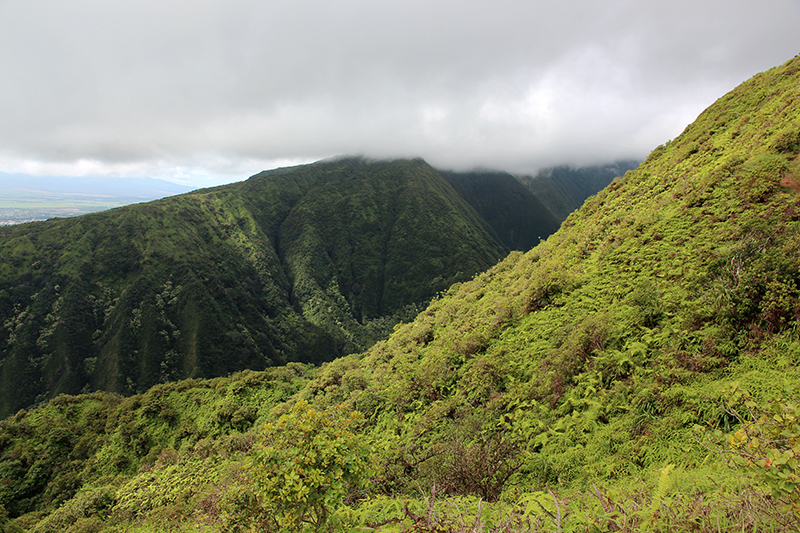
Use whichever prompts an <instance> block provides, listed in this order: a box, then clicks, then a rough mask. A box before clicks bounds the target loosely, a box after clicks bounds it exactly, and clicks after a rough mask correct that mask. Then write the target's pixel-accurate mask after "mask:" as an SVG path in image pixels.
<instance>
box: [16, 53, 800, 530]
mask: <svg viewBox="0 0 800 533" xmlns="http://www.w3.org/2000/svg"><path fill="white" fill-rule="evenodd" d="M798 180H800V57H797V58H795V59H793V60H790V61H789V62H787V63H785V64H784V65H781V66H779V67H776V68H773V69H770V70H769V71H767V72H765V73H761V74H758V75H756V76H755V77H753V78H752V79H751V80H748V81H747V82H745V83H744V84H742V85H740V86H739V87H737V88H736V89H734V90H733V91H731V92H730V93H728V94H727V95H725V96H723V97H721V98H720V99H719V100H718V101H717V102H715V103H714V104H713V105H712V106H710V107H709V108H708V109H707V110H706V111H704V112H703V113H702V114H701V115H700V116H699V117H698V118H697V120H696V121H695V122H693V123H692V124H691V125H689V126H687V128H686V129H685V130H684V132H683V133H682V134H681V135H680V136H679V137H677V138H676V139H675V140H673V141H671V142H669V143H667V144H665V145H663V146H659V147H657V148H656V149H655V150H653V152H652V153H651V154H650V155H649V157H648V158H647V159H646V160H645V161H644V162H643V163H642V164H641V165H640V166H639V167H638V168H637V169H636V170H635V171H630V172H628V173H626V174H625V175H624V176H623V177H621V178H619V179H616V180H614V181H613V182H612V183H611V184H610V185H609V186H608V187H606V188H605V189H604V190H603V191H601V192H600V193H598V194H596V195H594V196H592V197H590V198H589V199H588V201H587V202H586V203H585V204H584V206H583V207H582V208H581V209H579V210H578V211H576V212H574V213H572V214H571V215H570V216H569V217H568V218H567V220H566V221H565V222H564V224H562V226H561V228H560V229H559V230H558V231H557V232H556V233H555V234H553V235H552V236H550V237H549V238H548V239H547V240H545V241H544V242H543V243H541V244H539V245H538V246H536V247H535V248H533V249H532V250H529V251H528V252H525V253H522V252H512V253H511V254H509V255H508V256H507V257H506V258H505V259H504V260H503V261H501V262H499V263H498V264H497V265H495V266H493V267H492V268H490V269H488V270H487V271H485V272H483V273H480V274H478V275H476V276H474V277H473V278H471V279H469V280H467V281H464V282H461V283H456V284H453V285H451V286H450V288H449V289H448V290H447V291H446V292H445V293H443V294H441V295H440V296H439V297H438V298H436V299H434V300H433V301H432V302H431V303H430V305H428V306H427V308H426V309H425V310H424V311H422V312H421V313H419V314H418V315H417V317H416V319H414V320H413V321H412V322H409V323H406V324H402V325H400V326H398V327H397V328H395V330H394V332H393V334H392V335H391V336H390V337H389V338H388V339H386V340H383V341H379V342H378V343H376V344H375V345H374V346H373V347H372V348H370V349H369V350H367V351H366V352H365V353H362V354H350V355H347V356H345V357H341V358H337V359H335V360H334V361H331V362H327V363H325V364H323V365H321V366H320V367H318V368H312V367H311V366H309V365H302V364H298V363H290V364H288V365H286V366H284V367H279V368H270V369H267V370H265V371H264V372H242V373H240V374H235V375H232V376H230V377H227V378H215V379H213V380H197V379H193V380H183V381H180V382H173V383H168V384H161V385H158V386H156V387H153V388H152V389H150V390H148V391H147V392H146V393H144V394H139V395H136V396H132V397H129V398H124V399H123V398H121V397H119V396H117V395H112V394H107V393H100V392H97V393H93V394H88V395H82V396H77V397H74V396H66V395H64V396H60V397H58V398H55V399H53V400H51V401H49V402H47V403H46V404H44V405H42V406H41V407H37V408H35V409H33V410H31V411H29V412H25V411H21V412H19V413H17V414H16V415H15V416H13V417H9V418H7V419H6V420H5V421H4V422H3V424H2V425H0V449H2V452H3V453H2V456H0V471H2V472H3V475H4V476H5V477H4V483H2V484H0V504H2V505H3V506H4V508H6V509H7V510H9V513H10V517H11V518H12V520H11V521H9V524H10V526H9V527H12V526H13V527H23V526H24V527H33V528H35V529H34V530H35V531H37V532H44V531H59V530H62V529H64V528H65V527H71V526H72V524H73V523H75V524H80V525H81V527H84V528H86V530H89V529H90V528H92V529H91V530H93V531H103V530H109V531H113V530H115V528H117V530H118V529H124V528H125V527H128V526H130V527H131V528H138V529H139V530H141V531H156V530H161V529H164V528H165V527H170V528H174V529H176V530H179V531H188V530H194V529H197V528H203V527H208V528H217V529H224V528H226V527H244V528H247V527H251V528H254V529H258V528H261V529H269V528H272V529H279V528H280V527H282V526H286V527H287V528H290V529H291V527H295V529H297V528H302V527H306V526H307V527H308V528H320V527H328V528H330V529H332V530H348V529H352V528H354V527H364V528H373V529H374V528H384V529H386V530H387V531H403V530H412V531H414V530H417V531H431V530H437V531H452V532H461V531H466V530H474V529H478V528H481V529H485V530H489V529H491V528H496V529H497V528H499V529H502V530H506V531H531V530H533V531H615V530H616V531H637V530H645V531H646V530H657V531H666V530H674V531H700V532H706V531H708V532H711V531H715V532H720V531H725V532H735V531H742V530H752V531H762V530H770V529H771V530H774V531H782V532H789V531H796V530H797V527H798V524H800V503H799V502H798V497H797V488H798V486H800V481H798V480H800V476H799V475H798V469H799V468H800V467H798V464H800V463H798V455H797V451H796V442H797V440H798V438H800V428H798V425H797V422H796V421H797V413H798V409H800V407H798V405H800V401H798V398H797V392H796V391H798V390H800V377H799V376H800V374H798V368H799V367H800V328H798V323H800V197H799V196H798V194H797V191H796V189H795V188H794V187H792V186H790V185H791V184H797V183H798ZM167 296H169V295H167ZM359 413H361V414H360V415H359ZM776 424H777V425H776ZM782 432H783V433H782ZM318 459H319V460H318ZM276 465H277V467H276ZM265 472H266V473H265ZM337 476H338V477H337ZM343 479H347V480H349V481H351V482H352V484H351V485H347V484H346V483H339V481H341V480H343ZM420 491H422V492H423V493H422V495H421V496H420V495H419V493H420ZM62 502H65V503H64V504H63V505H62ZM309 509H310V510H309ZM306 512H307V513H309V514H303V513H306ZM311 513H316V514H315V515H313V516H311V518H309V516H310V514H311ZM320 517H322V518H320ZM64 524H66V526H65V525H64ZM298 524H299V525H298ZM59 528H61V529H59Z"/></svg>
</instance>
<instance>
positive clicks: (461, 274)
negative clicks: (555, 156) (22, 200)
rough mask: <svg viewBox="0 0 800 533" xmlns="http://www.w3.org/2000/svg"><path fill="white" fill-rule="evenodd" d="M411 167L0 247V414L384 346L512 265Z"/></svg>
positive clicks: (285, 172) (105, 219)
mask: <svg viewBox="0 0 800 533" xmlns="http://www.w3.org/2000/svg"><path fill="white" fill-rule="evenodd" d="M495 235H496V234H495V233H494V231H493V230H492V228H491V227H490V226H489V225H488V224H487V223H486V222H485V221H484V220H483V219H481V217H480V216H479V215H478V214H477V213H476V212H475V210H474V209H472V208H471V207H470V206H469V205H468V204H467V203H465V201H464V200H463V199H462V198H461V197H460V196H459V195H458V194H456V192H455V191H454V190H453V188H452V187H450V186H449V185H448V183H447V182H446V181H445V180H444V179H443V178H442V176H441V175H440V174H439V173H438V172H436V171H435V170H434V169H432V168H431V167H430V166H428V165H427V164H426V163H425V162H423V161H421V160H413V161H395V162H369V161H366V160H363V159H342V160H336V161H329V162H321V163H317V164H312V165H305V166H301V167H294V168H288V169H280V170H277V171H271V172H264V173H262V174H259V175H256V176H254V177H252V178H250V179H249V180H247V181H245V182H241V183H235V184H231V185H227V186H223V187H218V188H215V189H206V190H200V191H196V192H193V193H190V194H184V195H181V196H175V197H171V198H166V199H163V200H159V201H154V202H150V203H146V204H138V205H132V206H127V207H124V208H120V209H115V210H111V211H107V212H103V213H96V214H91V215H87V216H82V217H78V218H74V219H64V220H50V221H46V222H41V223H33V224H25V225H20V226H14V227H9V228H3V229H2V230H0V324H2V328H0V350H1V352H0V357H1V358H2V363H0V415H7V414H9V413H12V412H14V411H15V410H16V409H18V408H20V407H25V406H28V405H31V404H32V403H34V402H37V401H41V400H42V399H46V398H50V397H53V396H54V395H57V394H59V393H73V394H75V393H78V392H81V391H87V392H88V391H93V390H106V391H112V392H119V393H123V394H131V393H134V392H138V391H144V390H146V389H147V388H149V387H151V386H152V385H155V384H156V383H160V382H167V381H173V380H175V379H180V378H185V377H213V376H219V375H226V374H228V373H230V372H232V371H235V370H241V369H244V368H252V369H263V368H265V367H268V366H271V365H279V364H284V363H286V362H287V361H306V362H315V363H319V362H321V361H326V360H331V359H333V358H335V357H337V356H340V355H343V354H346V353H351V352H355V351H359V350H363V349H365V348H367V347H369V346H370V345H371V344H372V343H374V341H375V340H377V339H378V338H385V337H386V336H387V335H388V333H390V332H391V329H392V326H394V324H395V323H397V322H398V321H399V320H401V319H403V318H406V319H410V318H412V317H413V316H414V314H415V313H416V312H418V310H419V309H420V308H421V307H423V306H424V305H426V304H427V302H428V301H430V299H431V297H433V296H434V295H435V294H437V293H439V292H440V291H442V290H445V289H446V288H447V287H449V286H450V285H451V284H452V283H454V282H456V281H463V280H465V279H469V278H470V277H471V276H473V275H474V274H475V273H476V272H480V271H482V270H485V269H486V268H488V267H489V266H491V265H493V264H494V263H496V262H497V261H498V260H499V259H500V258H501V257H502V256H503V255H504V254H505V253H506V252H507V251H508V249H507V248H506V247H504V246H503V244H502V243H500V242H498V240H497V238H496V237H495Z"/></svg>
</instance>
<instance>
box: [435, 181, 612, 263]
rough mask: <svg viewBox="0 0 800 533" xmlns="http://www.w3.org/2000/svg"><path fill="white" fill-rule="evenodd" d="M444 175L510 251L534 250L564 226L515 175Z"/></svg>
mask: <svg viewBox="0 0 800 533" xmlns="http://www.w3.org/2000/svg"><path fill="white" fill-rule="evenodd" d="M441 174H442V175H443V176H444V178H445V179H446V180H447V182H448V183H449V184H450V185H451V186H452V187H453V188H454V189H455V190H456V192H458V194H459V195H461V197H462V198H464V200H466V201H467V203H468V204H470V205H471V206H472V207H473V208H475V210H476V211H477V212H478V214H480V215H481V217H483V219H484V220H486V222H487V223H488V224H489V225H490V226H491V227H492V228H493V229H494V231H495V232H496V234H497V236H498V239H499V240H500V242H502V243H503V244H504V245H505V246H506V248H508V249H509V250H519V251H527V250H530V249H531V248H533V247H534V246H536V245H537V244H539V241H540V240H542V239H544V238H546V237H547V236H549V235H551V234H552V233H554V232H555V231H556V230H557V229H558V226H559V224H560V223H561V221H560V220H557V219H556V218H555V217H554V216H553V215H552V214H551V212H550V211H549V210H548V208H547V207H546V206H545V205H544V204H543V203H542V202H541V201H540V200H539V198H537V197H536V196H534V194H533V193H531V191H530V190H528V189H527V188H526V187H525V186H523V185H522V184H521V183H520V182H519V181H517V180H516V179H515V178H514V177H513V176H512V175H511V174H508V173H506V172H492V171H474V172H461V173H456V172H441ZM601 188H602V187H598V188H597V189H596V190H594V191H593V192H597V191H598V190H600V189H601ZM576 207H577V206H576Z"/></svg>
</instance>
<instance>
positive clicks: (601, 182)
mask: <svg viewBox="0 0 800 533" xmlns="http://www.w3.org/2000/svg"><path fill="white" fill-rule="evenodd" d="M639 163H640V161H632V160H625V161H617V162H616V163H610V164H607V165H594V166H588V167H577V168H573V167H569V166H559V167H552V168H545V169H542V170H540V171H539V172H538V173H537V174H536V175H534V176H527V175H521V176H517V179H518V180H519V181H520V183H522V184H523V185H525V186H526V187H527V188H528V189H529V190H530V191H531V192H532V193H533V194H534V196H536V198H538V199H539V201H540V202H542V205H544V206H545V207H547V209H548V210H549V211H550V213H551V214H552V215H553V216H554V217H555V218H556V219H557V220H558V221H559V222H562V221H563V220H564V219H565V218H567V216H569V214H570V213H572V212H573V211H575V210H576V209H577V208H579V207H580V206H581V205H582V204H583V202H584V201H585V200H586V199H587V198H588V197H590V196H592V195H594V194H595V193H597V192H598V191H600V190H601V189H604V188H605V187H606V186H607V185H608V184H609V183H611V180H613V179H614V178H616V177H619V176H622V175H623V174H625V172H627V171H628V170H633V169H635V168H636V167H638V166H639Z"/></svg>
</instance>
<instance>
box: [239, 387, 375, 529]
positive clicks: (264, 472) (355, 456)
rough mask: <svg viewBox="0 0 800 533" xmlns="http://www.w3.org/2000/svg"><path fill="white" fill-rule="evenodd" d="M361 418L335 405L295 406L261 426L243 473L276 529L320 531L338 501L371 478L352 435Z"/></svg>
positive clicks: (363, 450) (358, 441)
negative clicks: (258, 440) (259, 437)
mask: <svg viewBox="0 0 800 533" xmlns="http://www.w3.org/2000/svg"><path fill="white" fill-rule="evenodd" d="M361 418H362V417H361V415H360V414H359V413H358V412H355V411H348V410H347V409H345V408H344V407H343V406H341V405H340V406H337V407H333V408H328V409H326V410H324V411H317V410H316V409H314V408H313V407H310V406H309V405H308V403H307V402H305V401H300V402H298V403H297V404H295V406H294V408H293V409H292V411H291V412H290V413H289V414H286V415H283V416H281V417H280V418H279V419H278V421H277V422H276V423H275V424H267V426H266V427H265V428H264V434H263V440H262V442H261V443H259V444H258V445H256V447H255V450H254V453H253V456H252V460H251V462H250V465H249V469H248V470H249V477H250V480H251V482H252V486H253V489H254V492H255V494H256V496H257V498H258V499H259V500H260V502H261V505H262V506H263V511H265V514H267V515H269V516H271V517H272V520H273V521H274V522H275V525H276V526H278V527H279V528H281V529H285V530H289V531H300V530H302V529H304V528H307V527H309V526H310V527H311V528H313V529H314V530H315V531H319V530H322V529H323V528H325V527H327V526H329V525H331V524H333V523H334V522H335V519H333V516H332V515H333V514H334V512H335V510H336V508H337V507H340V506H341V505H342V504H343V502H344V499H345V498H346V497H347V496H348V495H349V494H351V493H352V491H355V490H357V489H360V488H363V487H364V486H365V485H366V483H367V481H368V480H369V479H370V477H371V476H372V475H373V473H374V472H373V470H372V468H371V467H370V454H369V450H368V449H367V447H366V446H365V444H364V442H363V441H362V440H361V439H360V438H359V437H357V436H356V435H355V434H354V433H353V431H352V430H353V429H354V426H356V425H357V424H358V423H359V421H360V420H361Z"/></svg>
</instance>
